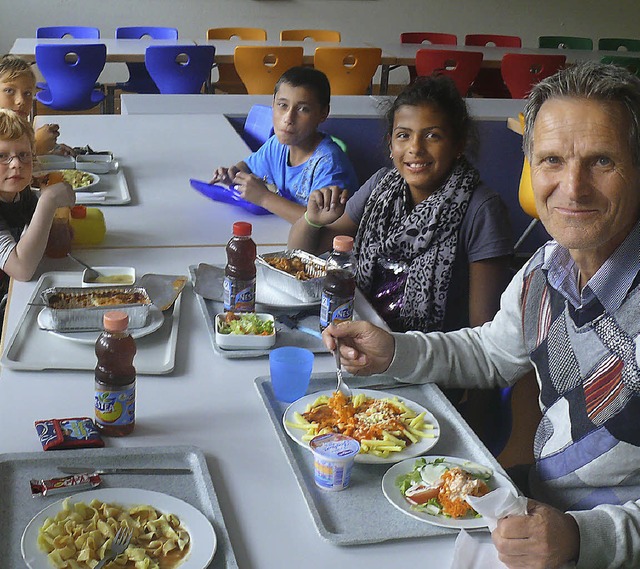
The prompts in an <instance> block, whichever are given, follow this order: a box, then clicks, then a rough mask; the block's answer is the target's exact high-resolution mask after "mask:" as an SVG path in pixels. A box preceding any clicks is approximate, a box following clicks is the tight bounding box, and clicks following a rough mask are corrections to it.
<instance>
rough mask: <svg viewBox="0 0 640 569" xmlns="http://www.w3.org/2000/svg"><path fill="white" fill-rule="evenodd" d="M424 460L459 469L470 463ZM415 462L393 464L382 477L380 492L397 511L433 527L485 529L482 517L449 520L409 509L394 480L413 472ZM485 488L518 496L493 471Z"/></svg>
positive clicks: (439, 456) (500, 476)
mask: <svg viewBox="0 0 640 569" xmlns="http://www.w3.org/2000/svg"><path fill="white" fill-rule="evenodd" d="M424 458H425V459H426V461H427V463H429V462H434V461H435V460H436V459H439V458H443V459H444V460H446V461H447V462H449V463H451V464H456V465H460V466H461V467H464V465H465V463H469V462H470V461H469V460H467V459H462V458H457V457H453V456H443V455H434V456H425V457H424ZM415 462H416V459H415V458H412V459H409V460H403V461H402V462H399V463H397V464H394V465H393V466H392V467H391V468H390V469H389V470H387V472H386V473H385V475H384V476H383V477H382V492H383V493H384V495H385V497H386V498H387V500H389V502H390V503H391V504H392V505H393V506H395V507H396V508H397V509H398V510H400V511H401V512H403V513H404V514H406V515H407V516H410V517H412V518H414V519H416V520H420V521H421V522H426V523H428V524H432V525H435V526H440V527H444V528H452V529H476V528H483V527H487V522H486V520H485V519H484V518H483V517H482V516H479V517H470V516H467V517H461V518H451V517H449V516H446V515H444V514H429V513H427V512H421V511H418V510H415V509H413V508H412V507H411V504H410V503H409V502H407V500H406V499H405V497H404V496H403V495H402V492H400V488H398V486H397V485H396V480H397V478H398V476H403V475H405V474H408V473H409V472H411V471H412V470H413V467H414V465H415ZM487 486H489V489H490V490H495V489H496V488H505V487H506V488H509V489H510V490H511V491H512V492H513V493H514V494H516V495H517V494H518V490H517V489H516V488H515V486H514V485H513V483H512V482H511V481H510V480H509V479H508V478H506V477H504V476H503V475H502V474H500V473H499V472H495V470H494V471H493V474H492V476H491V478H490V479H489V480H487Z"/></svg>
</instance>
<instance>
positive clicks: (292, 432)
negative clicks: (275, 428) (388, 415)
mask: <svg viewBox="0 0 640 569" xmlns="http://www.w3.org/2000/svg"><path fill="white" fill-rule="evenodd" d="M332 393H333V390H332V389H327V390H325V391H318V392H317V393H311V394H309V395H305V396H304V397H301V398H300V399H298V400H297V401H294V402H293V403H292V404H291V405H289V407H287V410H286V411H285V412H284V415H283V417H282V424H283V425H284V430H285V431H286V432H287V434H288V435H289V436H290V437H291V438H292V439H293V440H294V441H295V442H297V443H298V444H299V445H301V446H303V447H305V448H309V443H308V442H306V441H303V440H302V437H303V435H305V434H306V431H305V430H304V429H295V428H294V427H290V426H289V425H287V421H290V422H292V423H294V422H295V420H294V418H293V414H294V413H295V412H296V411H297V412H298V413H300V414H302V413H304V412H305V410H306V408H307V405H311V404H312V403H313V402H314V401H315V400H316V399H317V398H318V397H320V396H321V395H327V396H329V397H331V394H332ZM351 393H352V394H353V395H355V394H357V393H364V394H365V395H366V396H367V397H373V398H375V399H394V398H396V397H397V398H398V399H400V401H402V402H403V403H404V404H405V405H406V406H407V407H409V408H410V409H412V410H413V411H415V412H416V413H418V414H420V413H425V417H424V420H425V423H431V424H432V425H433V430H432V432H433V434H434V437H433V438H424V439H419V440H418V442H417V443H415V444H413V445H410V446H408V447H407V448H406V449H405V450H403V451H400V452H394V453H391V455H390V456H389V457H388V458H382V457H380V456H374V455H372V454H359V455H358V456H356V462H360V463H364V464H391V463H394V462H398V461H400V460H404V459H405V458H410V457H412V456H420V455H421V454H424V453H425V452H427V451H428V450H429V449H431V448H432V447H433V446H434V445H435V444H436V443H437V442H438V439H439V438H440V425H439V424H438V421H437V420H436V418H435V417H434V416H433V415H432V414H431V413H429V411H427V409H425V408H424V407H423V406H422V405H418V404H417V403H415V402H414V401H411V400H410V399H407V398H406V397H398V396H397V395H394V394H393V393H387V392H385V391H375V390H373V389H352V390H351Z"/></svg>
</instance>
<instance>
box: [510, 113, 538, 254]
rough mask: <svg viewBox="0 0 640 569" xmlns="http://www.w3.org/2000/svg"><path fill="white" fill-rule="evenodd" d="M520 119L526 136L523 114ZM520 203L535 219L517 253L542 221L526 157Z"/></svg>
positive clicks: (519, 240)
mask: <svg viewBox="0 0 640 569" xmlns="http://www.w3.org/2000/svg"><path fill="white" fill-rule="evenodd" d="M518 119H519V120H520V126H521V127H522V133H523V134H524V115H523V114H522V113H519V114H518ZM518 201H519V202H520V207H521V208H522V210H523V211H524V212H525V213H526V214H527V215H529V216H531V217H532V218H533V219H532V220H531V223H530V224H529V225H528V227H527V228H526V229H525V230H524V232H523V233H522V235H521V236H520V237H519V238H518V240H517V241H516V244H515V245H514V251H517V250H518V249H519V248H520V246H521V245H522V243H524V241H525V239H526V238H527V236H528V235H529V234H530V233H531V231H533V228H534V227H535V226H536V225H537V223H538V221H539V220H540V216H539V215H538V210H537V209H536V200H535V198H534V196H533V185H532V184H531V165H530V164H529V160H528V159H527V157H526V156H525V157H524V162H523V163H522V174H520V183H519V185H518Z"/></svg>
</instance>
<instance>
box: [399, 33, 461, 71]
mask: <svg viewBox="0 0 640 569" xmlns="http://www.w3.org/2000/svg"><path fill="white" fill-rule="evenodd" d="M400 43H428V44H431V45H458V37H457V36H456V35H455V34H443V33H440V32H403V33H401V34H400ZM398 67H399V66H398ZM407 68H408V69H409V80H410V81H411V83H413V82H414V81H415V79H416V77H417V76H418V73H417V72H416V67H415V65H407Z"/></svg>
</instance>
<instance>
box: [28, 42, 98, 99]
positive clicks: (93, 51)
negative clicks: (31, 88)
mask: <svg viewBox="0 0 640 569" xmlns="http://www.w3.org/2000/svg"><path fill="white" fill-rule="evenodd" d="M106 60H107V47H106V46H105V45H104V44H101V43H96V44H39V45H36V65H37V66H38V69H39V70H40V72H41V73H42V75H43V76H44V78H45V80H46V82H47V88H46V89H44V90H43V91H40V92H38V93H36V99H37V100H38V101H39V102H40V103H42V104H43V105H46V106H48V107H51V108H52V109H56V110H60V111H84V110H86V109H91V108H93V107H95V106H96V105H97V104H99V103H101V102H102V100H103V99H104V93H103V92H102V91H101V90H99V89H96V88H95V84H96V81H97V79H98V77H99V76H100V73H101V72H102V70H103V69H104V65H105V62H106Z"/></svg>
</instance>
